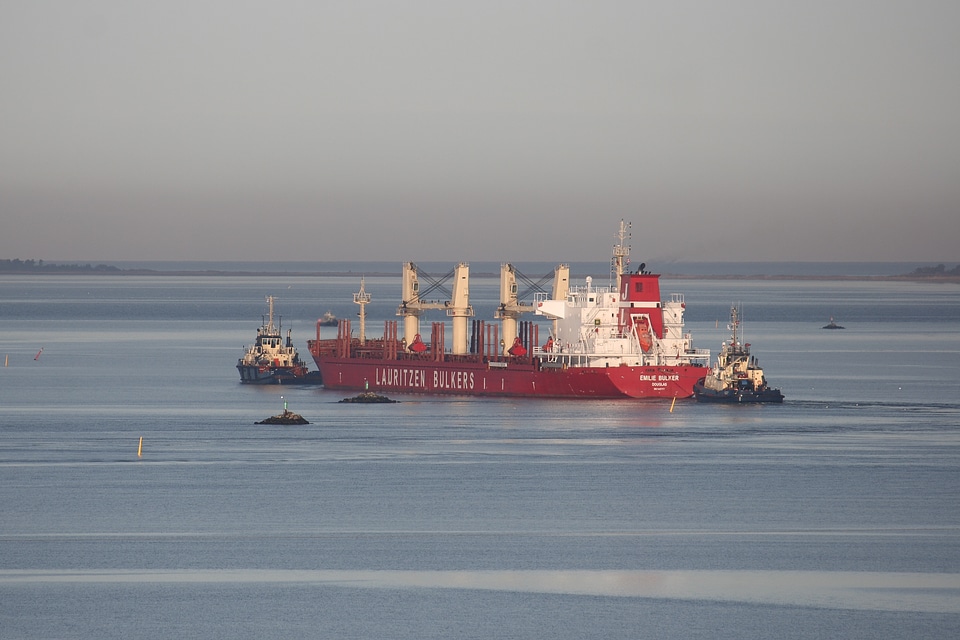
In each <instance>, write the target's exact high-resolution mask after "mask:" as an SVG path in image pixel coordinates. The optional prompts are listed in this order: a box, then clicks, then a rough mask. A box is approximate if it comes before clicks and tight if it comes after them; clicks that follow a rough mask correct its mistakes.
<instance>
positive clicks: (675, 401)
mask: <svg viewBox="0 0 960 640" xmlns="http://www.w3.org/2000/svg"><path fill="white" fill-rule="evenodd" d="M675 404H677V396H673V402H671V403H670V413H673V405H675Z"/></svg>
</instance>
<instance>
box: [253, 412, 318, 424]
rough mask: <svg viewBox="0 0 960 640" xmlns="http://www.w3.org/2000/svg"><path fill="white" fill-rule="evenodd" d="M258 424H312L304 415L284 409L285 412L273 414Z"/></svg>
mask: <svg viewBox="0 0 960 640" xmlns="http://www.w3.org/2000/svg"><path fill="white" fill-rule="evenodd" d="M256 424H310V423H309V422H307V421H306V420H305V419H304V417H303V416H302V415H300V414H299V413H294V412H292V411H287V410H286V409H284V410H283V413H281V414H279V415H275V416H271V417H269V418H267V419H266V420H261V421H260V422H257V423H256Z"/></svg>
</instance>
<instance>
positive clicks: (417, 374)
mask: <svg viewBox="0 0 960 640" xmlns="http://www.w3.org/2000/svg"><path fill="white" fill-rule="evenodd" d="M314 360H315V362H316V364H317V367H318V368H319V369H320V373H321V375H322V377H323V381H324V386H325V387H326V388H328V389H343V390H371V391H389V392H392V393H420V394H441V395H469V396H485V397H537V398H597V399H601V398H687V397H690V396H692V395H693V385H694V383H695V382H696V381H697V380H698V379H700V378H702V377H703V376H704V374H705V373H706V371H708V370H707V369H706V368H705V367H698V366H692V365H691V366H654V367H631V366H622V367H603V368H601V367H567V368H548V367H542V366H538V365H537V364H535V363H533V364H528V363H513V362H507V363H486V362H478V361H469V360H463V361H446V360H445V361H440V362H436V361H418V360H383V359H365V358H337V357H332V356H320V357H315V358H314ZM497 365H500V366H497ZM503 365H506V366H503Z"/></svg>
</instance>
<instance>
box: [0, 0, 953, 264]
mask: <svg viewBox="0 0 960 640" xmlns="http://www.w3.org/2000/svg"><path fill="white" fill-rule="evenodd" d="M620 218H625V219H627V220H632V221H633V223H634V227H633V230H634V233H633V236H634V237H633V247H634V260H635V261H638V260H641V259H642V260H646V261H647V262H648V263H650V262H651V261H657V260H661V261H663V260H698V259H701V260H722V259H730V260H737V261H742V260H781V259H782V260H907V261H909V260H924V261H926V260H930V261H942V262H947V263H949V262H958V261H960V2H957V1H956V0H943V1H934V0H903V1H897V0H823V1H821V0H806V1H795V2H778V1H775V0H727V1H722V2H707V1H703V0H698V1H696V2H688V1H684V0H671V1H669V2H643V1H640V0H634V1H627V0H624V1H621V2H611V1H606V0H589V1H584V2H567V1H562V0H559V1H558V0H553V1H546V0H544V1H542V2H523V1H521V0H511V1H503V2H501V1H499V0H483V1H476V0H469V1H453V0H447V1H435V2H427V1H424V0H406V1H403V0H395V1H386V0H375V1H363V0H353V1H349V2H324V1H323V0H304V1H302V2H301V1H288V0H271V1H270V2H265V1H260V2H249V1H241V0H215V1H207V2H204V1H202V0H190V1H182V0H163V1H162V2H157V1H144V2H139V1H133V0H84V1H77V2H74V1H71V0H63V1H45V0H29V1H26V0H23V1H21V0H0V258H21V259H28V258H33V259H44V260H48V261H58V260H60V261H62V260H71V261H73V260H79V261H96V260H127V259H156V260H163V259H171V260H176V259H210V260H233V259H236V260H281V259H291V260H341V259H358V260H363V259H370V260H398V261H399V260H405V259H406V260H422V261H427V260H468V261H469V260H511V261H517V262H521V261H524V260H546V261H554V260H556V261H575V260H606V259H607V257H608V255H609V251H610V246H611V245H612V244H613V233H614V231H615V229H616V225H617V224H618V222H619V220H620Z"/></svg>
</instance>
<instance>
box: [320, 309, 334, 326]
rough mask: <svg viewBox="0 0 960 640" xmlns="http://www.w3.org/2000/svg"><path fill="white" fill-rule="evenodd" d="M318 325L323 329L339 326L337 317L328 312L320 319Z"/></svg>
mask: <svg viewBox="0 0 960 640" xmlns="http://www.w3.org/2000/svg"><path fill="white" fill-rule="evenodd" d="M317 324H318V325H320V326H321V327H335V326H337V316H335V315H333V313H332V312H330V311H327V312H326V313H324V314H323V315H322V316H320V319H319V320H317Z"/></svg>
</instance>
